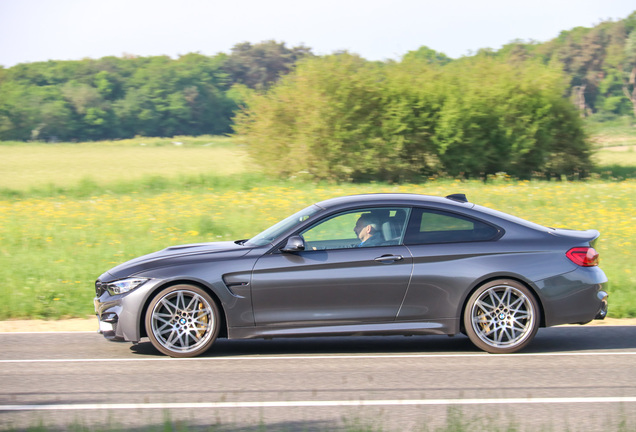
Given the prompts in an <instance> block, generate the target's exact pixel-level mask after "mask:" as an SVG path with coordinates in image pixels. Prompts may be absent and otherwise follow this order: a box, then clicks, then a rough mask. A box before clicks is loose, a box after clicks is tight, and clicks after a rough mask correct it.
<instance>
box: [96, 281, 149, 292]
mask: <svg viewBox="0 0 636 432" xmlns="http://www.w3.org/2000/svg"><path fill="white" fill-rule="evenodd" d="M147 280H148V279H146V278H128V279H120V280H117V281H114V282H110V283H107V284H105V286H104V288H106V290H107V291H108V293H109V294H110V295H117V294H123V293H127V292H128V291H132V290H134V289H135V288H137V287H140V286H141V285H143V284H144V283H145V282H146V281H147Z"/></svg>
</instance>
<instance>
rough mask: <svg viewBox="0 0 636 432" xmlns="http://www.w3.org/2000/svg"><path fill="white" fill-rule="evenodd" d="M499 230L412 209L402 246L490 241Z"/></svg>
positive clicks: (427, 211)
mask: <svg viewBox="0 0 636 432" xmlns="http://www.w3.org/2000/svg"><path fill="white" fill-rule="evenodd" d="M498 234H499V229H498V228H496V227H494V226H492V225H490V224H487V223H485V222H482V221H479V220H476V219H472V218H468V217H465V216H461V215H458V214H454V213H447V212H442V211H438V210H431V209H422V208H416V209H413V213H412V216H411V219H410V221H409V226H408V228H407V232H406V236H405V238H404V244H407V245H417V244H431V243H456V242H475V241H488V240H492V239H494V238H495V237H497V235H498Z"/></svg>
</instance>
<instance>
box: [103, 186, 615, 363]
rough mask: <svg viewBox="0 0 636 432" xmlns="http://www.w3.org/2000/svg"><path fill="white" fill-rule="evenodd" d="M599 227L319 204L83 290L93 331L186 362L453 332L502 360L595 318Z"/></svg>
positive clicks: (464, 204)
mask: <svg viewBox="0 0 636 432" xmlns="http://www.w3.org/2000/svg"><path fill="white" fill-rule="evenodd" d="M598 236H599V233H598V231H595V230H587V231H572V230H565V229H555V228H546V227H543V226H541V225H537V224H534V223H531V222H528V221H525V220H523V219H519V218H517V217H514V216H511V215H508V214H505V213H501V212H499V211H495V210H492V209H488V208H485V207H481V206H479V205H476V204H472V203H470V202H468V201H467V199H466V197H465V195H463V194H455V195H449V196H447V197H445V198H442V197H433V196H425V195H411V194H370V195H358V196H349V197H342V198H335V199H330V200H326V201H323V202H320V203H317V204H314V205H311V206H309V207H307V208H305V209H304V210H301V211H299V212H298V213H296V214H294V215H292V216H289V217H288V218H286V219H284V220H282V221H281V222H279V223H277V224H276V225H274V226H272V227H271V228H269V229H267V230H265V231H263V232H262V233H260V234H258V235H257V236H256V237H253V238H251V239H249V240H239V241H234V242H218V243H202V244H192V245H183V246H173V247H169V248H167V249H164V250H162V251H159V252H155V253H152V254H149V255H146V256H142V257H140V258H136V259H133V260H131V261H129V262H127V263H124V264H121V265H119V266H117V267H115V268H113V269H112V270H109V271H108V272H106V273H104V274H103V275H101V276H100V277H99V279H98V280H97V282H96V283H95V289H96V298H95V311H96V313H97V316H98V319H99V329H100V332H101V333H102V334H103V335H104V336H105V337H106V338H107V339H111V340H118V341H131V342H134V343H136V342H138V341H139V340H140V339H141V338H143V337H148V338H149V339H150V341H151V342H152V344H153V345H154V346H155V347H156V348H157V349H158V350H159V351H161V352H162V353H164V354H167V355H169V356H173V357H191V356H196V355H200V354H202V353H204V352H205V351H206V350H207V349H208V348H210V346H211V345H212V343H213V342H214V341H215V340H216V338H217V337H226V338H228V339H249V338H274V337H300V336H321V335H323V336H340V335H353V334H355V335H361V334H364V335H396V334H399V335H425V334H447V335H455V334H458V333H460V332H461V333H465V334H466V335H467V336H468V337H469V338H470V340H471V341H472V342H473V343H474V344H475V345H476V346H477V347H479V348H480V349H482V350H485V351H488V352H491V353H511V352H515V351H518V350H520V349H522V348H524V347H525V346H527V345H528V343H530V341H531V340H532V338H533V337H534V336H535V334H536V333H537V329H538V328H539V327H547V326H553V325H557V324H566V323H585V322H588V321H591V320H593V319H602V318H604V317H605V315H606V314H607V293H606V292H605V291H604V290H603V287H604V284H605V283H606V282H607V278H606V277H605V274H604V273H603V271H602V270H601V269H600V268H599V267H598V253H597V252H596V251H595V250H594V249H593V246H594V242H595V240H596V239H597V237H598Z"/></svg>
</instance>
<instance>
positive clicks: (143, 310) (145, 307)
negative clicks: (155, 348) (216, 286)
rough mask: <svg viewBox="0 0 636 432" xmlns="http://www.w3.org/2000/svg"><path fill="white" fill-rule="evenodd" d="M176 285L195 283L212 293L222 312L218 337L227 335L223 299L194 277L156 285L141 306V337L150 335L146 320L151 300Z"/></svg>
mask: <svg viewBox="0 0 636 432" xmlns="http://www.w3.org/2000/svg"><path fill="white" fill-rule="evenodd" d="M175 285H193V286H196V287H198V288H201V289H202V290H204V291H205V292H206V293H208V294H209V295H210V297H212V300H213V301H214V303H216V307H217V309H218V310H219V313H220V314H221V319H220V323H221V327H220V328H219V335H218V337H220V338H225V337H227V316H226V313H225V308H224V307H223V303H222V302H221V299H220V298H219V296H218V295H217V294H216V293H215V292H214V290H212V289H211V288H210V287H209V286H207V285H206V284H204V283H201V282H199V281H195V280H192V279H175V280H171V281H167V282H166V283H164V284H161V285H158V286H156V287H155V289H154V290H153V291H152V293H151V294H150V295H148V297H147V298H146V301H145V302H144V305H143V307H142V308H141V313H140V314H139V322H138V323H137V325H138V326H139V336H140V337H147V336H148V333H147V332H146V325H145V322H146V314H147V312H148V306H149V305H150V302H152V300H153V299H154V298H155V297H157V295H158V294H159V292H161V291H162V290H164V289H165V288H169V287H171V286H175Z"/></svg>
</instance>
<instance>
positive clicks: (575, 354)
mask: <svg viewBox="0 0 636 432" xmlns="http://www.w3.org/2000/svg"><path fill="white" fill-rule="evenodd" d="M633 355H636V351H619V352H589V353H586V352H573V353H528V354H523V353H515V354H488V353H475V354H378V355H364V354H360V355H338V354H337V355H296V356H276V355H269V356H268V355H257V356H254V355H249V356H231V357H193V358H171V357H150V358H148V357H143V358H141V357H130V358H95V359H91V358H86V359H5V360H0V363H100V362H104V363H108V362H111V363H112V362H145V361H172V362H175V361H239V360H241V361H253V360H343V359H345V360H347V359H396V358H413V359H418V358H422V359H429V358H440V359H443V358H473V357H488V358H492V359H495V358H497V359H498V358H507V357H584V356H633Z"/></svg>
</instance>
